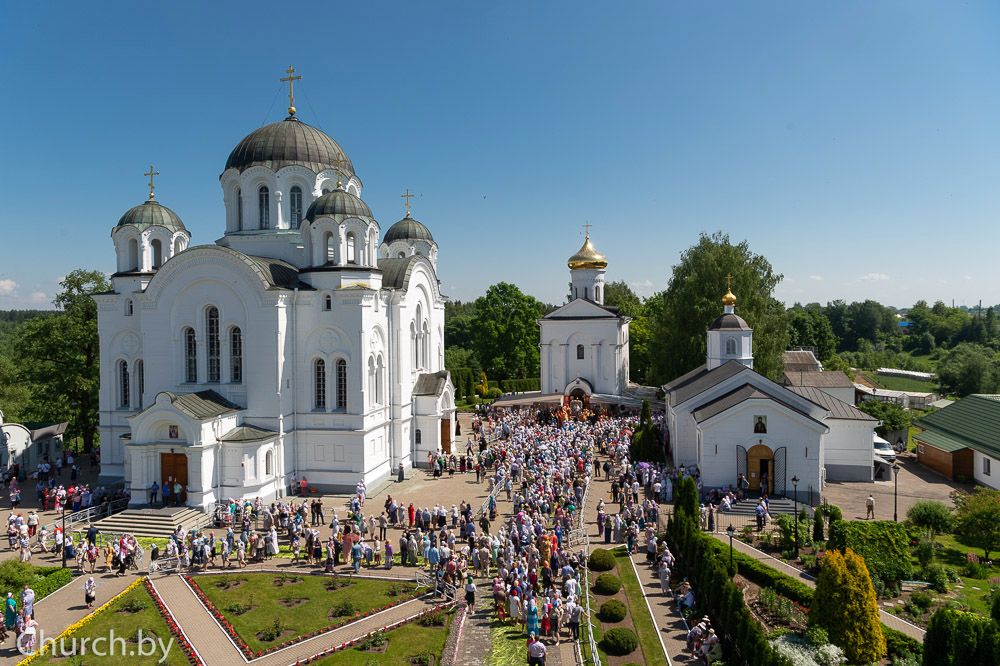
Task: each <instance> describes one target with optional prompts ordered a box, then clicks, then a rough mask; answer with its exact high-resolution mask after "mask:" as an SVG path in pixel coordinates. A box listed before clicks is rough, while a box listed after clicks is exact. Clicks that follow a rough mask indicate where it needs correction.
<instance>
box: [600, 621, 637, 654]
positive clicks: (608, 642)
mask: <svg viewBox="0 0 1000 666" xmlns="http://www.w3.org/2000/svg"><path fill="white" fill-rule="evenodd" d="M601 647H602V648H604V651H605V652H607V653H608V654H610V655H614V656H616V657H622V656H625V655H627V654H631V653H633V652H635V649H636V648H637V647H639V638H638V637H637V636H636V635H635V632H634V631H632V630H631V629H627V628H625V627H615V628H614V629H609V630H608V631H607V633H606V634H604V638H602V639H601Z"/></svg>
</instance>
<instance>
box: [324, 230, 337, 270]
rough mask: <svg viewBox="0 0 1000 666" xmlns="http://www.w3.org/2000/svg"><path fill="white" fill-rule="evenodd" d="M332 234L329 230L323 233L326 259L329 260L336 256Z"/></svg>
mask: <svg viewBox="0 0 1000 666" xmlns="http://www.w3.org/2000/svg"><path fill="white" fill-rule="evenodd" d="M333 238H334V236H333V234H332V233H330V232H329V231H328V232H326V233H325V234H323V246H324V247H325V248H326V260H327V261H328V262H331V261H333V260H334V258H335V257H336V252H335V249H336V248H334V245H333V242H334V241H333Z"/></svg>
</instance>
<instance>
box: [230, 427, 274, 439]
mask: <svg viewBox="0 0 1000 666" xmlns="http://www.w3.org/2000/svg"><path fill="white" fill-rule="evenodd" d="M277 436H278V433H276V432H274V431H273V430H267V429H266V428H258V427H256V426H239V427H236V428H233V429H232V430H230V431H229V432H227V433H226V434H225V435H223V436H222V437H220V438H219V441H220V442H261V441H264V440H268V439H274V438H275V437H277Z"/></svg>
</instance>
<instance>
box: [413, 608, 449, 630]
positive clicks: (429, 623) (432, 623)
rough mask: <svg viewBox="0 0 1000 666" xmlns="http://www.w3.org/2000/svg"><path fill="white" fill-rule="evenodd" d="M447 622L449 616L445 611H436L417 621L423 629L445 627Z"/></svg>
mask: <svg viewBox="0 0 1000 666" xmlns="http://www.w3.org/2000/svg"><path fill="white" fill-rule="evenodd" d="M447 621H448V615H447V614H446V613H445V612H444V611H435V612H433V613H428V614H427V615H422V616H420V618H419V619H418V620H417V624H419V625H420V626H421V627H443V626H444V625H445V622H447Z"/></svg>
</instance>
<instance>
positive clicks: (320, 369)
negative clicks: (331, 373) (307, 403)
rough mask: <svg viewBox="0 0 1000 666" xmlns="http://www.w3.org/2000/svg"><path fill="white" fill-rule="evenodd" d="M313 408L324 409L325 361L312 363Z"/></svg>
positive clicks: (318, 360) (317, 360)
mask: <svg viewBox="0 0 1000 666" xmlns="http://www.w3.org/2000/svg"><path fill="white" fill-rule="evenodd" d="M313 409H326V361H324V360H323V359H321V358H318V359H316V362H315V363H313Z"/></svg>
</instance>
